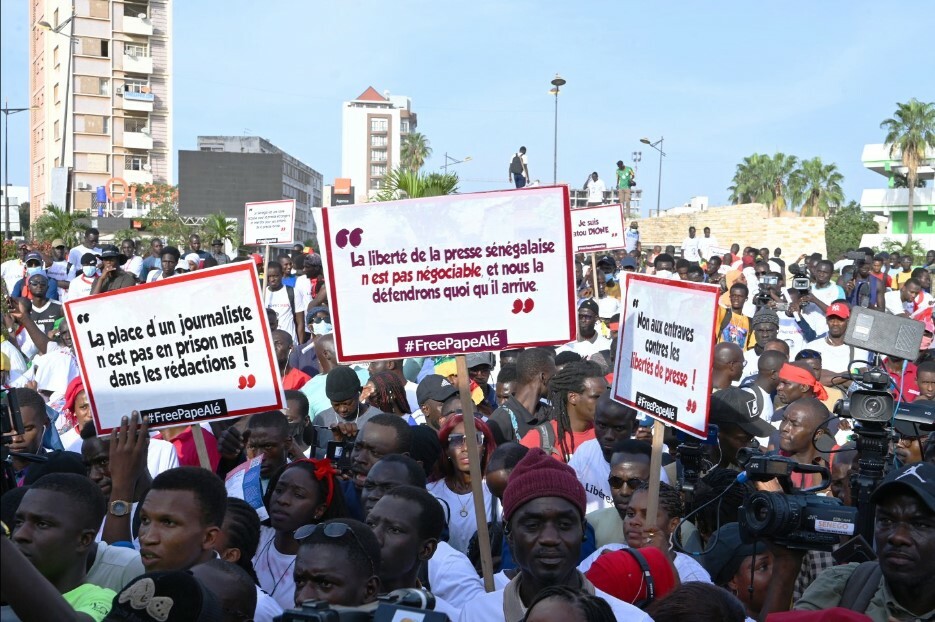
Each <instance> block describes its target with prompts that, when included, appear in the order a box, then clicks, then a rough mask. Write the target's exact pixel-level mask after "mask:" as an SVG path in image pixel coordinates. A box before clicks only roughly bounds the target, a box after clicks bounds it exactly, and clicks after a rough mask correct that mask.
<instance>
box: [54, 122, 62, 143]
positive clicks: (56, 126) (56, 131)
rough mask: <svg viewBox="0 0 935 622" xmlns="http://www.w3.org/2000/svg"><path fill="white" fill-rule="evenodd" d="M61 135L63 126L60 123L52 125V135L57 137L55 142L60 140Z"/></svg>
mask: <svg viewBox="0 0 935 622" xmlns="http://www.w3.org/2000/svg"><path fill="white" fill-rule="evenodd" d="M60 134H61V126H60V125H59V122H58V121H56V122H55V123H53V124H52V135H53V136H54V137H55V140H58V139H59V138H60Z"/></svg>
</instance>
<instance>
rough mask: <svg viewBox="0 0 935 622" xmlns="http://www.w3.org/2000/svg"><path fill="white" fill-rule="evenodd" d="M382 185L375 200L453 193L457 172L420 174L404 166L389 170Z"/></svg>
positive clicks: (415, 197) (454, 191) (455, 189)
mask: <svg viewBox="0 0 935 622" xmlns="http://www.w3.org/2000/svg"><path fill="white" fill-rule="evenodd" d="M384 182H385V184H384V187H383V189H381V190H380V193H379V194H377V196H376V200H377V201H395V200H397V199H404V198H410V199H418V198H421V197H437V196H442V195H445V194H454V193H456V192H457V191H458V175H457V173H448V174H445V173H429V174H428V175H422V174H421V173H418V172H413V171H410V170H407V169H405V168H402V167H400V168H397V169H394V170H393V171H390V173H389V175H387V176H386V177H385V179H384Z"/></svg>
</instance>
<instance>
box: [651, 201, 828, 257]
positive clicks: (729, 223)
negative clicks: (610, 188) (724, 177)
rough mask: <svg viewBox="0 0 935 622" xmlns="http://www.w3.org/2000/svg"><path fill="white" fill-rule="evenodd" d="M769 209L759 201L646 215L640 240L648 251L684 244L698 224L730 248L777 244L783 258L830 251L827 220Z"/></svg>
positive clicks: (773, 248)
mask: <svg viewBox="0 0 935 622" xmlns="http://www.w3.org/2000/svg"><path fill="white" fill-rule="evenodd" d="M768 214H769V211H768V208H767V207H766V206H765V205H761V204H759V203H750V204H745V205H728V206H726V207H711V208H708V209H707V210H705V211H703V212H693V213H690V214H678V215H675V216H661V217H659V218H642V219H640V220H639V223H640V239H641V240H642V241H643V249H644V250H645V251H648V250H650V249H652V246H653V245H654V244H659V245H662V246H663V247H665V245H666V244H674V245H675V246H676V247H678V246H680V245H681V243H682V240H684V239H685V238H686V237H688V228H689V227H690V226H694V227H695V228H696V229H697V230H698V237H701V236H702V235H704V234H703V233H702V229H703V228H704V227H711V235H712V236H714V237H715V238H717V241H718V244H719V245H720V246H724V247H730V245H731V244H732V243H734V242H736V243H738V244H740V247H741V249H742V248H743V247H744V246H755V247H756V248H762V247H764V246H765V247H768V248H769V249H770V252H772V251H773V250H775V248H776V247H779V248H781V249H782V258H783V259H785V260H786V261H787V262H788V261H793V260H795V259H796V258H797V257H798V256H799V255H801V254H803V253H809V254H810V253H816V252H817V253H821V254H822V255H826V254H827V252H828V251H827V247H826V245H825V219H824V218H823V217H808V218H802V217H799V216H798V214H794V213H791V212H785V213H783V215H782V216H778V217H774V218H771V217H769V215H768Z"/></svg>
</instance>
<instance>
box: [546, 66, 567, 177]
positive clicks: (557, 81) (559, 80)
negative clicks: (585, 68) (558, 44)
mask: <svg viewBox="0 0 935 622" xmlns="http://www.w3.org/2000/svg"><path fill="white" fill-rule="evenodd" d="M563 86H565V79H564V78H563V77H561V76H560V75H558V74H555V78H553V79H552V89H551V90H550V91H549V93H551V94H553V95H555V135H554V137H553V139H552V184H553V185H554V184H557V183H558V92H559V91H560V90H561V88H562V87H563Z"/></svg>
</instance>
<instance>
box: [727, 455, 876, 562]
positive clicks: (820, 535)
mask: <svg viewBox="0 0 935 622" xmlns="http://www.w3.org/2000/svg"><path fill="white" fill-rule="evenodd" d="M737 461H738V462H739V463H740V464H741V465H742V466H743V467H744V471H745V473H746V474H747V478H748V479H751V480H754V481H759V482H766V481H769V480H771V479H773V478H775V479H777V480H778V481H779V484H780V486H782V489H783V492H756V493H753V494H751V495H750V496H748V497H747V498H746V499H745V500H744V502H743V505H742V506H741V507H740V512H739V514H738V523H739V524H740V533H741V535H742V536H743V537H744V538H745V539H749V540H753V539H756V538H761V537H768V538H769V539H770V540H772V541H773V542H775V543H776V544H779V545H781V546H785V547H787V548H790V549H803V550H811V549H815V550H822V551H831V550H832V548H833V547H834V546H835V545H836V544H838V543H840V541H841V536H846V535H853V534H854V532H855V531H854V530H855V527H856V523H857V509H856V508H851V507H846V506H845V505H844V504H843V503H842V502H841V500H840V499H836V498H834V497H824V496H820V495H813V494H809V493H812V492H816V491H819V490H824V489H825V488H827V487H828V486H829V485H830V484H831V474H830V473H829V471H828V469H826V468H825V467H823V466H819V465H812V464H799V463H798V462H796V461H795V460H792V459H791V458H786V457H783V456H770V455H766V454H764V453H762V452H761V451H759V450H757V449H749V448H744V449H741V450H740V452H739V453H738V454H737ZM793 473H802V474H812V473H818V474H820V475H821V482H820V483H819V484H817V485H815V486H811V487H808V488H802V489H795V488H794V487H793V486H792V474H793Z"/></svg>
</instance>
